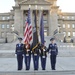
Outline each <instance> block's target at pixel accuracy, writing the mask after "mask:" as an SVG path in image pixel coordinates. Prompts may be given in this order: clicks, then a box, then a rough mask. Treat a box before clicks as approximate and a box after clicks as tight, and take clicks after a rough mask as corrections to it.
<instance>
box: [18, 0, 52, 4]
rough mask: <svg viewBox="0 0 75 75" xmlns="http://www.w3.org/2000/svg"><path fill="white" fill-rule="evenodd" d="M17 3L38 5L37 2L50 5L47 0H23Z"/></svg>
mask: <svg viewBox="0 0 75 75" xmlns="http://www.w3.org/2000/svg"><path fill="white" fill-rule="evenodd" d="M19 4H26V5H27V4H29V5H30V4H34V5H36V4H37V5H38V4H41V5H43V4H45V5H50V4H51V3H50V2H48V1H47V0H23V1H22V2H19Z"/></svg>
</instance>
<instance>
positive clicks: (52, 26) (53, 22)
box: [49, 6, 58, 36]
mask: <svg viewBox="0 0 75 75" xmlns="http://www.w3.org/2000/svg"><path fill="white" fill-rule="evenodd" d="M57 11H58V7H57V6H52V7H51V10H49V20H50V21H49V36H53V34H54V31H55V30H56V29H58V15H57Z"/></svg>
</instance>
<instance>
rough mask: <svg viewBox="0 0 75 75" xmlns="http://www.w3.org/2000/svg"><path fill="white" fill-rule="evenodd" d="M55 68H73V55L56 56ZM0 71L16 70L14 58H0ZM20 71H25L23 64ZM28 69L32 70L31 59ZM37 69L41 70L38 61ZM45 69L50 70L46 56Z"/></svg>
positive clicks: (74, 62) (59, 69)
mask: <svg viewBox="0 0 75 75" xmlns="http://www.w3.org/2000/svg"><path fill="white" fill-rule="evenodd" d="M39 60H40V59H39ZM56 70H57V71H65V70H75V57H57V64H56ZM1 71H17V61H16V58H0V72H1ZM22 71H25V66H24V64H23V70H22ZM30 71H34V69H33V60H32V61H31V69H30ZM39 71H42V70H41V64H40V62H39ZM46 71H51V66H50V60H49V58H47V66H46Z"/></svg>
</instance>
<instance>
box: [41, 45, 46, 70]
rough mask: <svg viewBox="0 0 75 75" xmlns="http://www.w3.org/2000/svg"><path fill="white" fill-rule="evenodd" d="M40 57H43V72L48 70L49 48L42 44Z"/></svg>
mask: <svg viewBox="0 0 75 75" xmlns="http://www.w3.org/2000/svg"><path fill="white" fill-rule="evenodd" d="M40 56H41V67H42V70H45V69H46V58H47V48H46V46H45V45H43V44H41V47H40Z"/></svg>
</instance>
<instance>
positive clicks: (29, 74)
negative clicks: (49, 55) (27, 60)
mask: <svg viewBox="0 0 75 75" xmlns="http://www.w3.org/2000/svg"><path fill="white" fill-rule="evenodd" d="M0 75H75V71H71V70H70V71H11V72H10V71H9V72H5V71H4V72H0Z"/></svg>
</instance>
